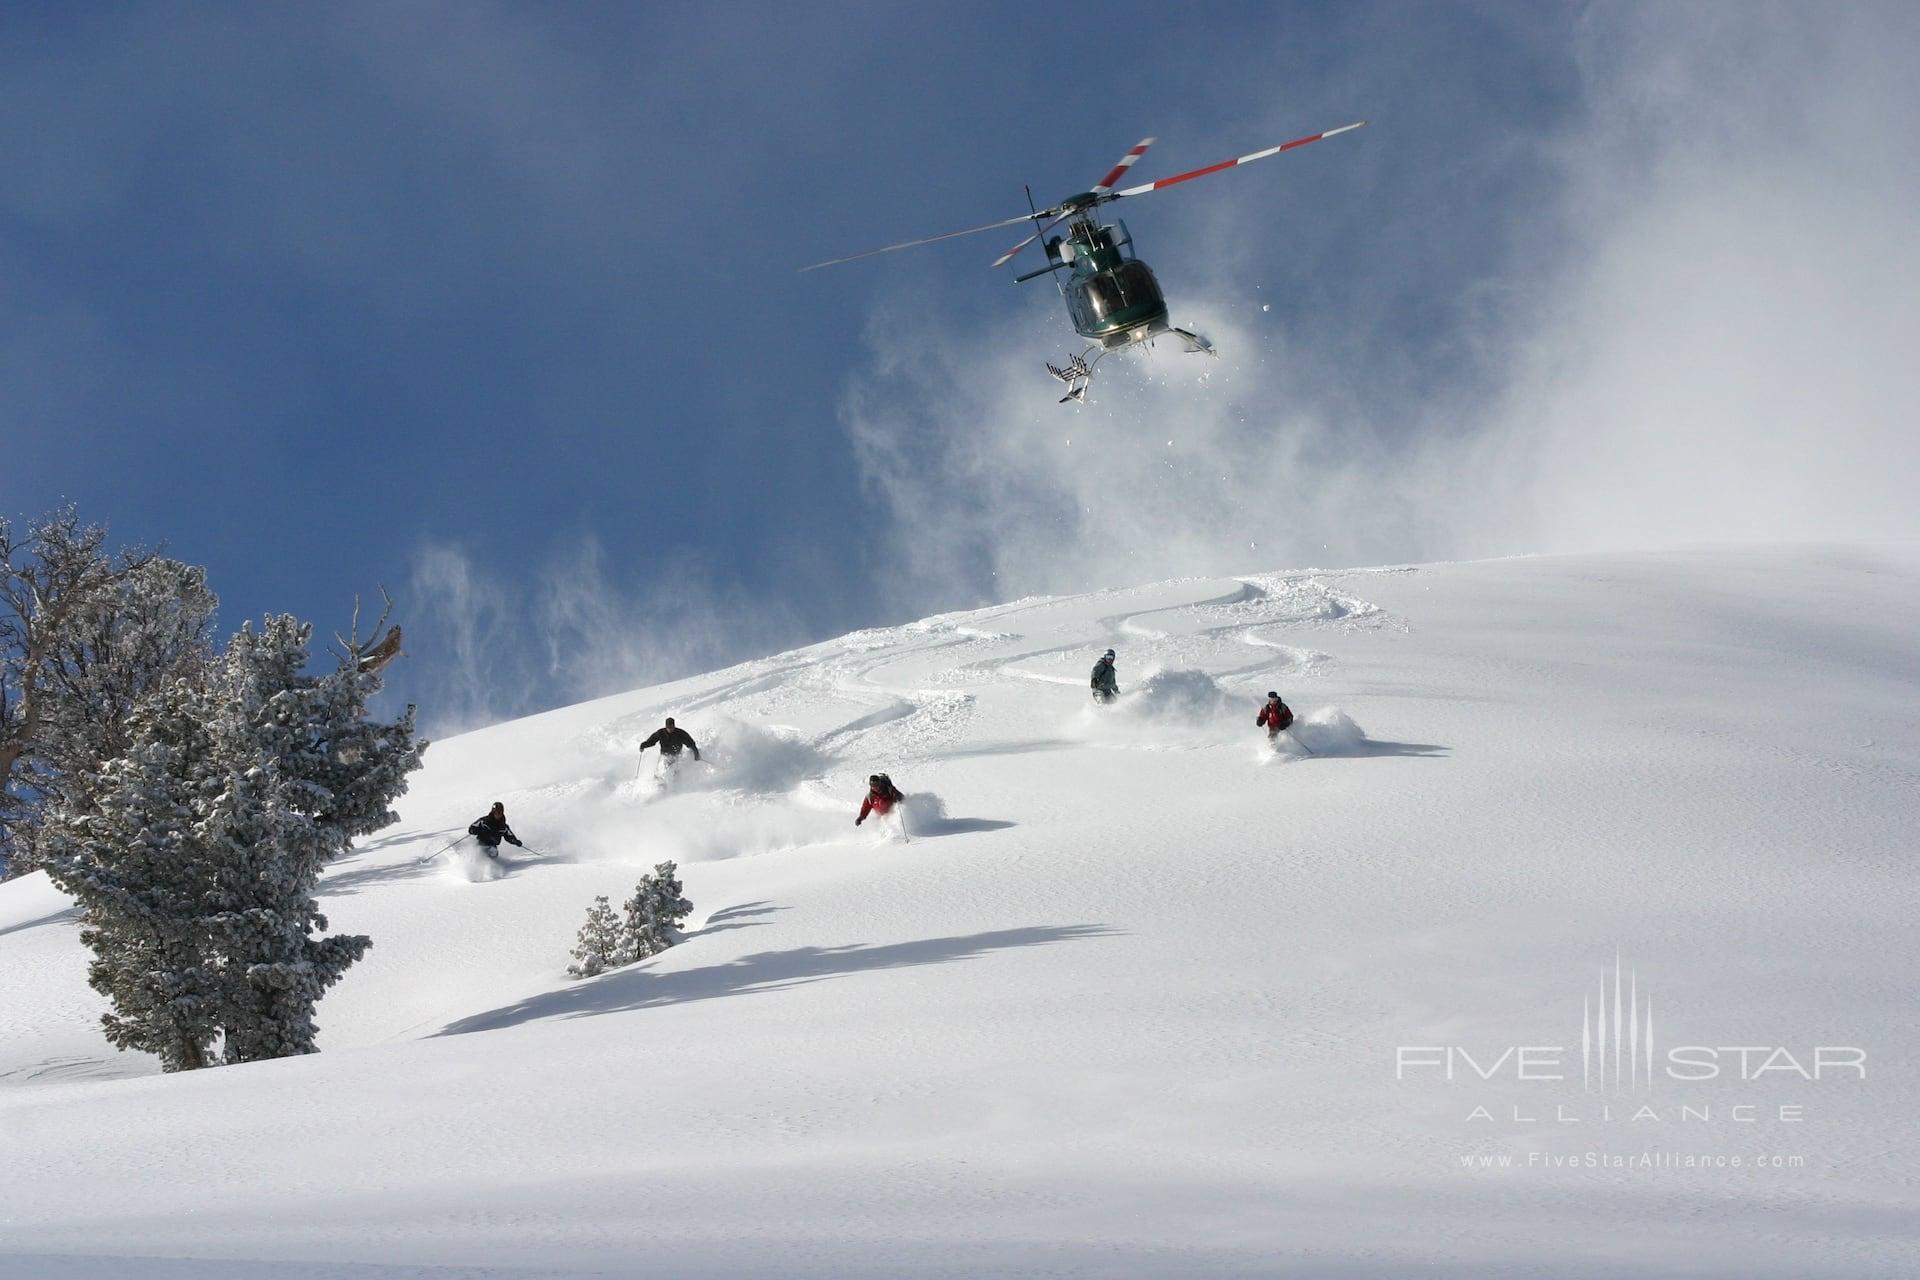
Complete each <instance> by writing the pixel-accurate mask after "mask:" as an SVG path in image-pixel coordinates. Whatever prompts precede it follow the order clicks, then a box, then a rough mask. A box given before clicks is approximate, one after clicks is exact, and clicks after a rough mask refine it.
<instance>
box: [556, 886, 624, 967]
mask: <svg viewBox="0 0 1920 1280" xmlns="http://www.w3.org/2000/svg"><path fill="white" fill-rule="evenodd" d="M635 958H636V957H635V955H634V951H633V945H632V942H631V940H630V939H629V938H628V937H627V932H626V930H625V929H623V928H622V927H621V924H620V917H619V916H617V915H615V914H614V913H613V907H612V906H611V905H609V904H608V902H607V898H606V895H605V894H601V895H600V896H599V897H597V898H595V899H594V900H593V905H592V906H591V907H588V908H587V922H586V923H585V924H583V925H581V926H580V935H579V937H577V938H575V939H574V943H573V959H574V963H573V964H570V965H568V966H567V972H568V973H570V974H572V975H573V976H574V977H576V978H591V977H593V976H595V975H596V974H601V973H605V972H606V971H607V970H608V969H617V968H619V967H620V966H621V965H623V964H632V963H633V962H634V960H635Z"/></svg>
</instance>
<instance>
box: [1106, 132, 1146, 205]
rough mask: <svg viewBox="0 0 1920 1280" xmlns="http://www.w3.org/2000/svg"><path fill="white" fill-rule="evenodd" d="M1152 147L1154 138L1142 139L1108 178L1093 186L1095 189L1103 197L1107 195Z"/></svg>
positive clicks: (1121, 159)
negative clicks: (1135, 162)
mask: <svg viewBox="0 0 1920 1280" xmlns="http://www.w3.org/2000/svg"><path fill="white" fill-rule="evenodd" d="M1152 145H1153V139H1152V138H1142V139H1140V141H1139V142H1138V143H1137V144H1136V145H1135V146H1134V148H1133V150H1131V151H1129V152H1127V154H1125V155H1123V156H1121V157H1120V163H1119V164H1116V165H1115V166H1113V169H1112V171H1111V172H1109V173H1108V174H1107V176H1106V177H1104V178H1102V179H1100V181H1098V182H1096V183H1094V184H1093V189H1094V190H1095V191H1097V192H1099V193H1100V194H1101V195H1105V194H1106V193H1107V192H1109V191H1111V190H1113V184H1114V183H1116V182H1118V181H1120V179H1121V178H1123V177H1125V176H1126V173H1127V170H1129V169H1131V168H1133V162H1134V161H1136V160H1138V159H1139V158H1140V157H1141V156H1143V155H1145V154H1147V148H1148V147H1150V146H1152Z"/></svg>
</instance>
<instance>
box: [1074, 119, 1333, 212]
mask: <svg viewBox="0 0 1920 1280" xmlns="http://www.w3.org/2000/svg"><path fill="white" fill-rule="evenodd" d="M1365 123H1366V121H1365V120H1356V121H1354V122H1353V123H1352V124H1343V125H1341V126H1340V127H1339V128H1338V129H1329V130H1327V131H1326V132H1325V133H1315V134H1309V135H1308V136H1307V137H1304V138H1295V139H1294V140H1293V141H1292V142H1283V143H1281V144H1280V145H1279V146H1277V147H1268V148H1267V149H1266V150H1265V151H1256V152H1254V153H1253V154H1252V155H1245V156H1235V157H1234V158H1233V159H1231V160H1222V161H1221V162H1220V163H1219V164H1210V165H1208V166H1207V167H1206V168H1204V169H1192V170H1189V171H1188V172H1186V173H1176V174H1174V175H1173V176H1172V177H1171V178H1162V179H1160V181H1158V182H1149V183H1147V184H1146V185H1145V186H1140V187H1128V188H1127V189H1126V190H1124V191H1115V192H1114V193H1113V194H1111V195H1109V196H1108V197H1107V199H1109V200H1119V199H1122V198H1123V197H1126V196H1143V195H1146V194H1147V192H1149V191H1158V190H1160V189H1161V188H1162V187H1171V186H1173V185H1175V184H1176V183H1181V182H1191V181H1193V179H1195V178H1204V177H1206V176H1207V175H1208V174H1210V173H1219V172H1220V171H1221V170H1222V169H1231V168H1233V167H1234V166H1235V165H1242V164H1248V163H1250V162H1252V161H1254V160H1265V159H1266V158H1267V157H1268V156H1277V155H1279V154H1280V153H1281V152H1282V151H1291V150H1293V149H1294V148H1295V147H1304V146H1306V145H1307V144H1308V143H1309V142H1318V141H1320V139H1322V138H1331V137H1333V136H1334V135H1335V134H1337V133H1346V132H1347V131H1348V130H1350V129H1358V128H1359V127H1360V126H1361V125H1364V124H1365Z"/></svg>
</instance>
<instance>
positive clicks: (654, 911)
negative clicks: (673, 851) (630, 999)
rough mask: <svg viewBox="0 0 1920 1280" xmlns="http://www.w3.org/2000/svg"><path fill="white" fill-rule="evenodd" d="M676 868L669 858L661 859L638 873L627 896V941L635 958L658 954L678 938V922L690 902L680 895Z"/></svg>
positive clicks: (641, 958) (688, 908) (681, 921)
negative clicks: (645, 873) (661, 861)
mask: <svg viewBox="0 0 1920 1280" xmlns="http://www.w3.org/2000/svg"><path fill="white" fill-rule="evenodd" d="M678 870H679V868H678V867H677V866H675V865H674V864H673V863H671V862H663V863H661V864H660V865H659V866H657V867H655V868H654V869H653V871H652V873H651V874H648V875H644V876H641V877H640V884H639V885H638V887H636V888H635V889H634V891H633V897H631V898H629V899H627V904H626V907H627V941H628V943H629V945H631V947H632V948H633V953H634V959H636V960H644V959H646V958H647V957H648V956H655V955H659V954H660V953H661V952H662V951H665V950H666V949H667V948H668V947H670V946H672V945H673V944H674V943H676V942H678V941H680V926H681V925H682V924H683V923H685V921H686V918H687V914H688V913H689V912H691V911H692V910H693V904H692V903H690V902H688V901H687V900H686V899H685V898H683V897H681V896H680V890H681V886H680V878H679V876H678V874H676V873H677V872H678Z"/></svg>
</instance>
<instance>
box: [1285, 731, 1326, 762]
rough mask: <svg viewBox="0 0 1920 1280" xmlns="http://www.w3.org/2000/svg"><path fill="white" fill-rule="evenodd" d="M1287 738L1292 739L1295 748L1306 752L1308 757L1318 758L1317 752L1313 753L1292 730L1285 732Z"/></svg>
mask: <svg viewBox="0 0 1920 1280" xmlns="http://www.w3.org/2000/svg"><path fill="white" fill-rule="evenodd" d="M1287 736H1288V737H1289V738H1292V739H1293V742H1294V745H1295V746H1297V747H1299V748H1300V749H1301V750H1302V751H1304V752H1306V753H1307V754H1308V755H1310V756H1318V755H1319V754H1320V753H1319V752H1317V751H1315V750H1314V749H1313V748H1312V747H1310V746H1308V745H1307V744H1306V742H1305V740H1303V739H1302V738H1301V737H1300V735H1299V734H1297V733H1295V732H1294V731H1293V730H1292V729H1288V730H1287Z"/></svg>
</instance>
